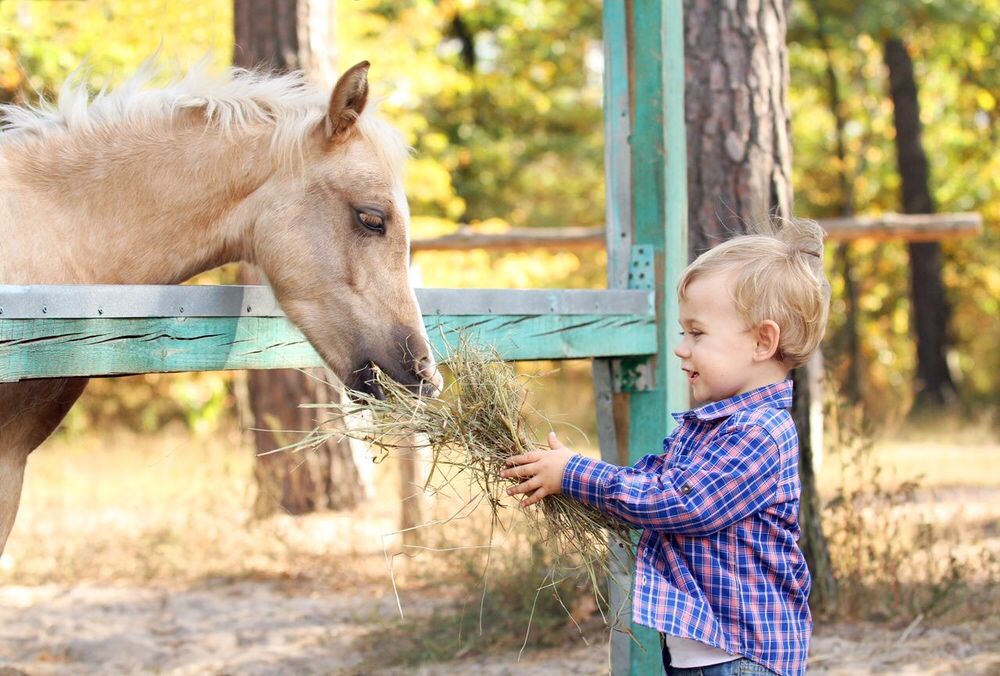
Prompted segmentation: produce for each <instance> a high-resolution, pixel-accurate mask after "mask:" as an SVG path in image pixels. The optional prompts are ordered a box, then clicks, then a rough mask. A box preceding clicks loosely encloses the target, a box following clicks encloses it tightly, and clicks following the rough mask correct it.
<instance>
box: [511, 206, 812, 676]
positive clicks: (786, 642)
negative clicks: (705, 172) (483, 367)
mask: <svg viewBox="0 0 1000 676" xmlns="http://www.w3.org/2000/svg"><path fill="white" fill-rule="evenodd" d="M822 253H823V231H822V230H821V229H820V228H819V226H818V225H817V224H815V223H812V222H787V223H783V224H782V227H781V229H780V230H777V231H776V232H772V233H768V234H755V235H745V236H740V237H734V238H732V239H730V240H728V241H726V242H724V243H723V244H720V245H719V246H717V247H715V248H714V249H712V250H710V251H708V252H706V253H704V254H702V255H701V256H700V257H698V259H697V260H695V261H694V262H693V263H692V264H691V265H690V266H688V268H687V269H686V270H684V272H683V274H682V276H681V280H680V283H679V285H678V296H679V300H680V321H681V325H682V327H683V333H682V335H683V339H682V341H681V343H680V345H679V346H678V347H677V349H676V350H675V351H674V353H675V354H676V355H677V356H678V357H679V358H680V360H681V370H682V371H683V373H684V374H685V377H686V378H687V380H688V383H689V384H690V387H691V395H692V398H693V399H694V400H695V401H696V402H697V403H699V404H700V406H699V407H698V408H695V409H693V410H691V411H687V412H685V413H681V414H674V418H675V419H676V420H677V422H678V427H677V428H676V429H675V430H674V431H673V433H672V434H671V435H670V436H669V437H668V438H667V439H666V440H665V441H664V442H663V453H662V454H661V455H647V456H645V457H644V458H642V460H640V461H639V462H638V463H637V464H636V465H635V466H634V467H618V466H616V465H611V464H608V463H606V462H602V461H600V460H594V459H591V458H587V457H584V456H581V455H577V454H575V453H573V451H571V450H570V449H569V448H567V447H566V446H564V445H563V444H562V443H561V442H560V441H559V440H558V439H557V438H556V435H555V434H550V435H549V438H548V442H549V447H550V449H551V450H548V451H534V452H531V453H526V454H523V455H519V456H516V457H513V458H511V459H510V460H509V461H508V464H509V465H511V467H509V468H508V469H505V470H504V471H503V472H502V473H501V475H502V476H504V477H507V478H514V479H518V480H521V483H519V484H517V485H516V486H513V487H511V488H510V489H509V490H508V493H509V494H511V495H517V494H524V495H525V497H524V498H523V499H522V505H525V506H527V505H531V504H534V503H536V502H538V501H539V500H541V499H542V498H543V497H545V496H546V495H552V494H556V493H565V494H567V495H569V496H571V497H573V498H574V499H577V500H580V501H582V502H585V503H587V504H590V505H594V506H596V507H598V508H600V509H602V510H604V511H606V512H609V513H611V514H613V515H615V516H617V517H619V518H620V519H622V520H624V521H625V522H627V523H630V524H632V525H634V526H637V527H639V528H642V529H643V533H642V537H641V538H640V540H639V546H638V551H637V553H636V571H635V589H634V592H633V597H632V605H633V620H634V621H635V622H637V623H639V624H642V625H646V626H649V627H653V628H655V629H657V630H658V631H659V632H660V633H661V635H662V636H663V639H664V651H663V660H664V668H665V669H666V672H667V674H677V675H679V676H685V675H688V674H691V675H694V674H699V675H704V676H728V675H729V674H774V673H777V674H781V675H782V676H784V675H786V674H795V675H797V674H803V673H805V665H806V656H807V653H808V649H809V636H810V634H811V632H812V619H811V617H810V614H809V606H808V604H807V597H808V594H809V584H810V578H809V571H808V570H807V569H806V563H805V560H804V559H803V556H802V552H801V551H800V550H799V547H798V545H797V544H796V542H797V540H798V537H799V526H798V511H799V492H800V485H799V475H798V439H797V436H796V432H795V426H794V424H793V422H792V418H791V415H790V413H789V408H790V407H791V405H792V382H791V381H790V380H788V379H787V378H788V374H789V371H790V370H791V369H793V368H795V367H797V366H801V365H802V364H804V363H805V362H806V360H807V359H808V358H809V356H810V354H812V352H813V351H814V350H816V348H817V346H818V345H819V342H820V339H821V338H822V337H823V332H824V330H825V326H826V319H827V314H828V309H829V299H830V286H829V284H828V283H827V281H826V278H825V276H824V273H823V259H822Z"/></svg>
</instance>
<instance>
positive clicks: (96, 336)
mask: <svg viewBox="0 0 1000 676" xmlns="http://www.w3.org/2000/svg"><path fill="white" fill-rule="evenodd" d="M419 296H420V301H421V305H422V307H424V308H425V312H426V313H425V315H424V323H425V325H426V326H427V332H428V335H429V337H430V339H431V343H432V344H433V346H434V349H435V351H436V353H437V354H438V355H439V356H440V357H441V358H442V359H444V358H447V355H448V354H449V353H450V351H451V350H452V349H454V347H455V346H456V345H457V343H458V341H459V339H460V337H463V336H464V337H465V339H467V340H469V341H470V342H472V343H473V344H478V345H483V346H489V347H492V348H493V349H495V350H496V351H497V353H498V355H499V356H500V357H501V358H503V359H507V360H512V361H523V360H532V359H574V358H593V357H623V356H634V355H648V354H652V353H654V352H655V351H656V346H657V339H656V318H655V315H654V314H653V313H652V310H651V309H648V310H647V309H646V308H648V306H649V301H650V298H649V297H647V296H644V295H642V294H634V293H633V294H623V293H621V292H617V291H562V290H533V291H510V290H502V291H501V290H478V291H457V292H456V291H453V290H447V289H428V290H421V291H420V293H419ZM477 308H478V309H477ZM248 313H250V314H248ZM95 315H96V316H95ZM191 315H195V316H191ZM276 315H280V309H279V308H278V307H277V304H275V303H274V302H273V298H272V297H271V296H270V294H269V292H267V291H266V290H262V289H261V288H255V287H214V288H213V287H128V286H122V287H95V286H81V287H67V286H61V287H56V286H52V287H45V286H36V287H10V286H8V287H0V382H16V381H18V380H24V379H28V378H57V377H67V376H113V375H122V374H128V373H169V372H182V371H216V370H227V369H271V368H306V367H312V366H321V365H322V362H321V360H320V358H319V356H318V355H317V354H316V352H315V351H314V350H313V348H312V347H311V346H310V345H309V343H308V342H307V341H306V339H305V338H304V337H303V335H302V334H301V333H300V332H299V330H298V329H297V328H295V327H294V326H293V325H292V324H291V322H289V321H288V319H286V318H285V317H284V316H276Z"/></svg>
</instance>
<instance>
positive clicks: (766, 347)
mask: <svg viewBox="0 0 1000 676" xmlns="http://www.w3.org/2000/svg"><path fill="white" fill-rule="evenodd" d="M756 334H757V335H756V338H757V345H755V346H754V349H753V359H754V361H767V360H768V359H771V358H773V357H774V355H776V354H777V353H778V341H779V340H780V339H781V329H780V328H779V327H778V325H777V324H776V323H775V322H773V321H771V320H770V319H765V320H764V321H763V322H761V323H760V326H758V327H757V331H756Z"/></svg>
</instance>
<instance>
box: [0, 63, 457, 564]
mask: <svg viewBox="0 0 1000 676" xmlns="http://www.w3.org/2000/svg"><path fill="white" fill-rule="evenodd" d="M368 69H369V63H368V62H367V61H364V62H361V63H359V64H357V65H355V66H353V67H351V68H350V69H348V70H347V71H346V72H344V74H343V75H342V76H341V77H340V79H339V80H338V81H337V83H336V85H335V86H334V88H333V91H332V94H329V95H326V94H324V93H323V92H320V91H319V90H318V89H317V88H316V87H314V86H313V85H311V84H310V83H309V82H308V81H307V80H306V79H305V78H304V76H303V75H302V74H301V73H287V74H280V75H279V74H267V73H264V72H260V71H252V70H243V69H235V68H234V69H230V70H229V71H227V73H226V74H225V75H224V76H217V77H213V76H210V75H207V74H205V73H204V72H203V70H202V69H192V70H191V71H189V72H188V73H187V74H186V75H185V76H183V77H181V78H179V79H175V80H174V81H173V82H172V83H171V84H169V85H167V86H164V87H160V88H155V87H151V86H150V82H151V80H152V79H153V78H154V76H155V75H156V68H155V66H154V65H150V64H149V63H147V64H146V65H144V66H143V68H141V69H140V70H139V71H138V72H137V73H136V75H135V76H134V77H133V78H132V79H130V80H129V81H128V82H127V83H126V84H125V85H123V86H122V87H121V88H119V89H117V90H114V91H111V92H108V91H103V90H102V91H101V92H99V93H97V94H95V95H93V96H91V95H90V93H89V92H88V90H87V88H86V86H85V84H84V83H82V82H81V81H80V78H74V77H70V78H69V80H67V82H66V84H64V86H63V87H62V88H61V90H60V92H59V95H58V99H57V103H56V104H50V103H46V102H44V101H43V102H42V103H40V104H38V105H36V106H31V107H22V106H13V105H7V106H3V107H2V108H0V284H178V283H180V282H183V281H185V280H186V279H188V278H190V277H192V276H193V275H195V274H197V273H200V272H203V271H205V270H209V269H211V268H214V267H217V266H219V265H223V264H225V263H230V262H236V261H243V262H247V263H252V264H254V265H255V266H256V267H257V268H258V269H259V270H260V271H261V272H262V273H263V275H264V276H265V277H266V279H267V281H268V283H269V284H270V286H271V288H272V289H273V292H274V295H275V297H276V298H277V300H278V302H279V303H280V305H281V307H282V309H283V310H284V312H285V314H286V315H287V316H288V317H289V319H290V320H291V321H292V322H293V323H294V324H295V325H296V326H297V327H298V328H299V329H300V330H301V331H302V332H303V334H304V335H305V336H306V338H307V339H308V340H309V342H310V343H311V344H312V345H313V347H314V348H315V349H316V351H317V353H318V354H319V355H320V356H321V357H322V358H323V360H324V361H325V362H326V363H327V365H328V366H329V368H330V369H331V370H332V371H333V373H334V374H335V375H336V376H337V377H338V378H339V379H340V380H341V381H342V382H343V383H344V384H345V385H347V386H348V387H350V388H352V389H358V390H361V391H366V390H367V391H369V392H371V391H372V388H377V385H376V384H374V382H373V381H371V376H372V369H373V367H374V366H377V367H378V368H380V369H381V370H383V371H384V372H385V373H386V374H387V375H388V376H390V377H391V378H393V379H395V380H397V381H399V382H400V383H402V384H404V385H406V386H408V387H409V388H411V389H412V390H415V391H418V392H420V393H421V394H425V395H428V396H434V395H435V394H436V393H438V392H439V391H440V389H441V386H442V384H443V381H442V377H441V374H440V372H439V371H438V368H437V365H436V363H435V360H434V358H433V355H432V353H431V349H430V345H429V343H428V340H427V333H426V330H425V328H424V325H423V320H422V316H421V313H420V308H419V307H418V305H417V300H416V295H415V294H414V291H413V287H412V285H411V283H410V278H409V273H408V267H409V256H410V253H409V251H410V242H409V207H408V204H407V201H406V197H405V195H404V192H403V186H402V172H403V165H404V163H405V160H406V158H407V156H408V153H409V149H408V147H407V146H406V144H405V143H404V142H403V140H402V137H401V135H400V134H399V132H398V131H397V130H395V129H394V128H393V127H392V126H390V125H389V124H388V123H387V122H385V121H384V120H383V119H381V118H380V117H378V116H377V115H376V114H375V113H374V112H373V111H372V110H370V108H371V107H370V106H368V105H367V102H368ZM86 383H87V379H86V378H66V379H46V380H31V381H23V382H19V383H12V384H0V554H2V552H3V549H4V547H5V545H6V542H7V538H8V536H9V534H10V531H11V528H12V527H13V524H14V519H15V517H16V514H17V508H18V504H19V502H20V496H21V486H22V483H23V478H24V469H25V465H26V462H27V458H28V455H29V454H30V453H31V452H32V451H33V450H34V449H35V448H37V447H38V446H39V445H40V444H41V443H42V442H43V441H44V440H45V439H46V438H47V437H48V436H49V435H50V434H51V433H52V431H53V430H55V429H56V427H57V426H58V425H59V423H60V421H61V420H62V419H63V417H64V416H65V415H66V413H67V411H69V409H70V407H71V406H72V405H73V403H74V402H75V401H76V400H77V398H78V397H79V396H80V394H81V393H82V392H83V390H84V387H85V386H86ZM374 393H375V394H376V395H377V394H378V392H374Z"/></svg>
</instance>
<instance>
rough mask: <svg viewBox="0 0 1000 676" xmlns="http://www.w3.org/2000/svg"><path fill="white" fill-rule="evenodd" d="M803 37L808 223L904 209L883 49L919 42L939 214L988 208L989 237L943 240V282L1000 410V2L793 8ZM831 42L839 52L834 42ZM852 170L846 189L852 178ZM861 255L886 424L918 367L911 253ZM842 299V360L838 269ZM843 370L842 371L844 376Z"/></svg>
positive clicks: (875, 397)
mask: <svg viewBox="0 0 1000 676" xmlns="http://www.w3.org/2000/svg"><path fill="white" fill-rule="evenodd" d="M793 8H794V12H793V25H792V27H791V30H790V69H791V92H790V96H791V107H792V135H793V139H794V143H795V149H796V155H795V160H794V178H793V184H794V186H795V193H796V211H797V213H798V214H799V215H800V216H807V217H814V218H816V217H824V216H835V215H840V214H842V213H844V212H845V210H850V211H852V212H854V213H858V214H877V213H880V212H886V211H899V210H900V196H899V190H900V182H899V177H898V173H897V169H896V157H895V148H894V145H893V139H894V132H895V129H894V124H893V110H892V104H891V101H890V100H889V98H888V93H887V92H888V84H887V82H886V69H885V66H884V65H883V62H882V41H883V40H884V39H885V38H886V37H888V36H890V35H895V36H898V37H902V38H903V39H904V40H905V41H906V43H907V45H908V46H909V48H910V50H911V53H912V56H913V60H914V67H915V69H916V73H915V76H916V79H917V85H918V88H919V95H920V106H921V118H922V121H923V143H924V148H925V150H926V152H927V154H928V159H929V162H930V169H931V177H930V181H931V190H932V193H933V197H934V200H935V202H936V205H937V209H938V211H941V212H948V211H978V212H979V213H980V214H982V217H983V221H984V227H983V234H982V235H981V236H980V237H978V238H974V239H963V240H952V241H946V242H944V243H943V244H942V248H943V253H944V269H943V272H942V274H943V281H944V284H945V288H946V292H947V295H948V300H949V302H950V304H951V309H952V320H951V325H950V329H951V334H952V335H951V338H952V344H953V348H952V350H951V353H950V354H949V362H950V364H951V366H952V369H953V373H954V376H955V377H956V380H957V385H958V388H959V393H960V396H961V397H962V400H963V402H964V403H965V405H966V406H967V407H968V408H973V407H981V406H983V405H987V406H993V407H995V406H997V404H998V403H1000V400H998V391H1000V378H998V375H997V374H998V373H1000V355H998V353H997V351H996V349H995V344H996V338H997V336H998V335H1000V303H998V300H997V299H998V298H1000V271H998V270H997V265H996V263H997V260H1000V173H998V169H1000V155H998V153H997V152H996V147H997V141H998V137H997V133H998V125H997V122H998V115H1000V112H998V109H997V102H996V92H997V91H1000V45H998V42H997V40H996V30H997V29H996V26H997V25H1000V2H997V1H996V0H977V1H976V2H971V3H958V4H956V3H944V2H916V1H912V2H911V1H909V0H907V1H904V2H899V3H889V4H887V3H845V2H839V1H837V0H827V1H824V0H812V1H811V2H806V3H798V4H796V5H793ZM821 29H822V34H823V35H824V36H825V42H826V49H825V50H824V48H823V43H822V42H821V40H820V37H819V36H820V34H821ZM831 65H832V70H833V73H834V75H835V78H836V81H837V84H838V93H839V99H840V102H841V103H840V108H839V112H840V114H841V116H842V118H843V120H844V121H845V125H844V128H843V139H844V145H845V157H844V163H843V164H842V163H841V162H839V161H838V160H837V154H836V148H835V138H836V129H835V124H834V117H833V114H832V112H831V103H830V100H831V96H830V91H829V87H830V80H829V73H828V72H827V68H828V67H830V66H831ZM840 172H843V173H844V174H845V175H846V183H845V185H846V188H847V190H846V193H845V190H844V188H843V187H842V186H841V183H840V179H839V174H840ZM850 258H851V261H852V264H853V267H854V278H855V281H856V283H857V285H858V292H859V296H860V297H859V303H858V305H859V315H860V317H859V325H858V332H859V339H860V351H861V361H862V364H863V368H862V371H863V386H862V390H863V394H864V398H865V401H866V403H867V404H868V405H869V410H870V412H871V413H873V414H874V415H876V416H879V415H885V414H898V413H900V412H901V411H905V409H906V408H907V407H908V405H909V402H910V398H911V393H912V381H913V376H914V371H915V367H916V363H915V362H916V355H915V346H914V344H913V337H912V333H911V329H910V307H909V302H910V301H909V268H908V255H907V250H906V247H905V245H904V244H903V243H901V242H900V243H897V242H890V243H871V242H868V243H864V242H862V243H858V244H854V245H851V247H850ZM830 272H831V278H832V281H833V285H834V290H835V297H834V304H833V312H832V314H831V323H830V331H829V334H828V335H829V340H828V342H827V345H828V347H830V348H833V349H832V350H831V351H829V353H828V356H829V357H832V361H833V362H834V365H835V366H836V365H837V363H838V362H839V361H840V360H841V359H842V358H843V354H842V349H843V345H844V344H845V341H846V336H845V333H844V332H845V329H846V327H845V320H846V317H845V307H846V306H845V300H844V296H843V291H844V284H845V280H844V278H843V271H842V270H841V269H840V268H839V266H837V267H834V266H833V265H831V270H830ZM835 373H836V371H835Z"/></svg>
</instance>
